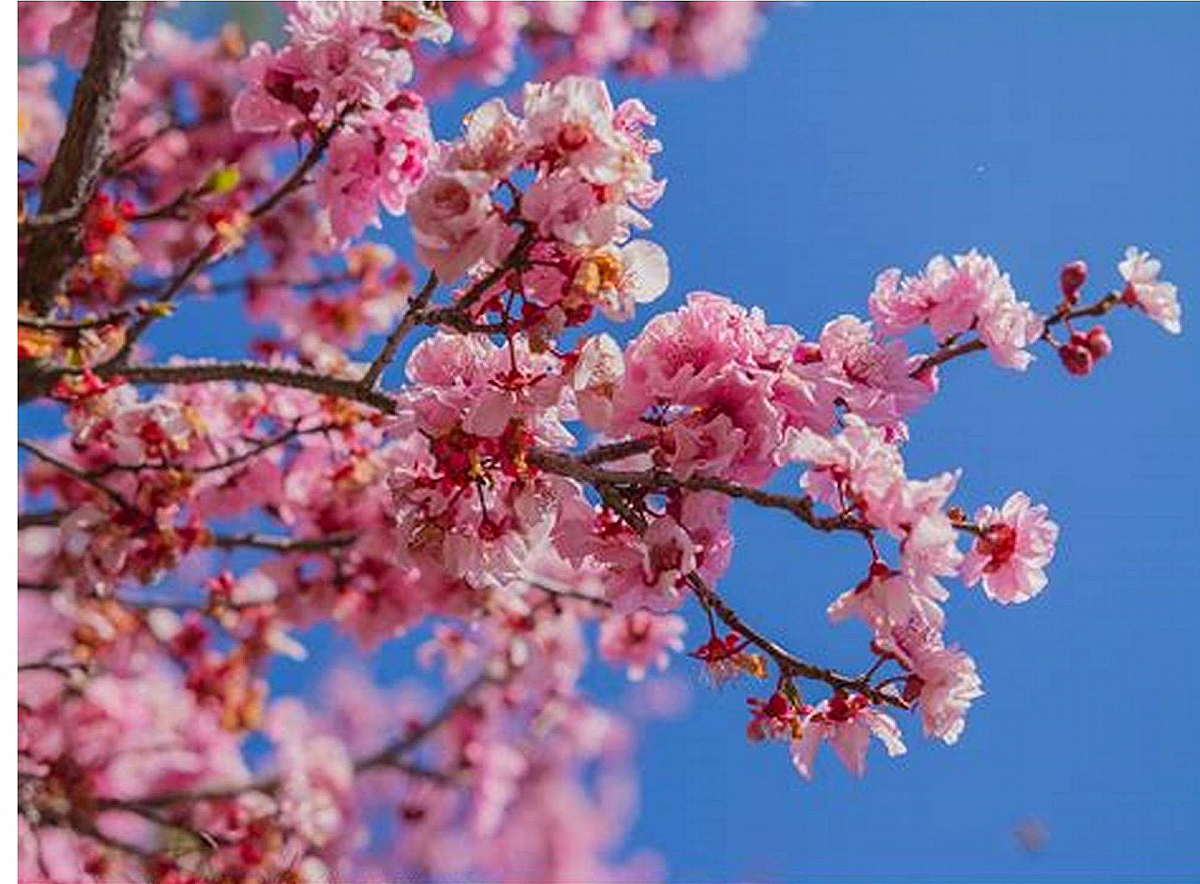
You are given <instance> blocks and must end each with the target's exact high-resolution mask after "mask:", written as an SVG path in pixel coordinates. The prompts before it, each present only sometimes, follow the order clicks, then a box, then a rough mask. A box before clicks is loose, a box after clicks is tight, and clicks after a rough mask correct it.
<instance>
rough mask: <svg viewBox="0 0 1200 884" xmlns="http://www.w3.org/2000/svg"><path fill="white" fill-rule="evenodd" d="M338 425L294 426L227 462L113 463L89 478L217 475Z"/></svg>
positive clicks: (232, 457) (234, 455) (228, 458)
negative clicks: (164, 472)
mask: <svg viewBox="0 0 1200 884" xmlns="http://www.w3.org/2000/svg"><path fill="white" fill-rule="evenodd" d="M337 428H338V425H337V424H318V425H317V426H314V427H305V428H301V427H300V426H299V424H298V423H297V424H296V425H293V426H292V427H291V428H290V429H288V430H286V431H284V432H282V433H280V434H278V435H276V436H272V437H270V438H269V439H259V440H255V441H254V443H253V444H252V445H251V446H250V447H249V448H247V449H246V450H245V451H240V452H238V453H237V454H233V455H230V456H229V457H227V458H226V459H225V460H221V461H216V462H214V463H206V464H201V465H199V466H193V465H190V464H176V463H167V462H164V463H137V464H133V463H113V464H107V465H106V466H103V467H100V468H99V469H96V470H92V471H91V472H89V473H88V475H89V476H91V477H92V478H95V479H100V478H103V477H104V476H107V475H110V474H111V473H138V472H142V471H143V470H179V471H187V472H190V473H195V474H198V475H203V474H204V473H216V472H220V471H221V470H227V469H229V468H230V467H235V466H237V465H238V464H241V463H244V462H246V461H248V460H251V459H253V458H255V457H257V456H258V455H260V454H263V453H264V452H267V451H270V450H271V449H272V448H277V447H279V446H280V445H286V444H287V443H288V442H290V441H292V440H293V439H298V438H300V437H301V436H311V435H314V434H317V433H327V432H330V431H331V430H336V429H337Z"/></svg>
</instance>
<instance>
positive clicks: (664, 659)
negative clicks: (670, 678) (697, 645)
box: [600, 611, 687, 681]
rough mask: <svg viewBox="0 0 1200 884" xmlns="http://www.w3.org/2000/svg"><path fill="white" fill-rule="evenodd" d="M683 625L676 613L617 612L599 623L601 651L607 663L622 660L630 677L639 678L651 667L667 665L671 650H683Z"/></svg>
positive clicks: (632, 678)
mask: <svg viewBox="0 0 1200 884" xmlns="http://www.w3.org/2000/svg"><path fill="white" fill-rule="evenodd" d="M686 629H687V624H686V623H685V622H684V620H683V618H682V617H679V616H677V615H675V614H654V613H651V612H650V611H630V612H629V613H628V614H618V615H615V616H612V617H609V618H608V619H606V620H605V621H604V622H603V623H602V624H600V655H601V656H602V657H603V658H604V659H605V660H607V661H608V662H609V663H613V664H622V663H623V664H625V666H626V667H627V668H628V671H629V678H630V680H631V681H641V680H642V679H643V678H645V677H646V672H647V671H649V670H650V669H651V668H657V669H659V670H663V669H666V668H667V663H668V661H669V660H670V654H669V652H670V651H682V650H683V638H682V636H683V633H684V631H685V630H686Z"/></svg>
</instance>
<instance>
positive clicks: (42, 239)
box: [19, 2, 145, 312]
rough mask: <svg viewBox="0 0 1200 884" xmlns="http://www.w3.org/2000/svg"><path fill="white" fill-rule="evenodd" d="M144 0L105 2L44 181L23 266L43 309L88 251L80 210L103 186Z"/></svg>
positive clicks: (26, 286) (27, 289)
mask: <svg viewBox="0 0 1200 884" xmlns="http://www.w3.org/2000/svg"><path fill="white" fill-rule="evenodd" d="M144 8H145V4H144V3H141V2H116V3H101V4H100V5H99V11H98V12H97V15H96V34H95V36H94V37H93V38H92V48H91V52H90V53H89V55H88V60H87V64H86V66H85V67H84V69H83V73H82V75H81V76H80V78H79V84H78V85H77V86H76V87H75V94H74V96H73V97H72V99H71V114H70V116H69V117H68V119H67V125H66V130H65V131H64V132H63V137H62V140H61V141H60V142H59V143H58V150H57V152H56V153H55V155H54V161H53V162H52V163H51V165H50V170H49V172H48V173H47V174H46V181H45V184H44V185H43V187H42V194H41V205H40V206H39V208H38V218H43V217H48V216H54V218H55V221H56V222H57V223H52V224H46V225H45V226H42V225H34V226H35V227H36V228H39V229H37V230H36V233H35V234H34V235H33V236H32V238H31V239H30V242H29V247H28V251H27V252H26V255H25V262H24V266H23V267H22V268H21V274H20V277H21V278H20V283H19V292H20V299H21V300H22V301H24V302H25V303H27V304H30V305H32V306H33V308H34V309H35V310H36V311H38V312H42V311H44V310H45V309H46V307H48V306H49V304H50V303H51V301H52V299H53V297H54V294H55V291H56V289H57V288H58V285H59V283H60V282H61V281H62V278H63V276H64V275H65V274H66V272H67V271H68V270H69V269H70V268H71V265H72V264H74V263H75V261H76V260H78V258H79V255H80V252H81V231H80V223H79V221H80V216H81V215H82V213H83V210H84V209H85V208H86V207H87V204H88V202H89V201H90V200H91V199H92V196H93V195H94V194H95V192H96V186H97V184H98V183H99V180H100V172H101V169H102V168H103V166H104V161H105V158H106V157H107V155H108V139H109V126H110V124H111V122H112V115H113V110H114V109H115V107H116V104H117V99H118V97H119V96H120V94H121V85H122V84H123V83H124V82H125V77H126V76H127V75H128V73H129V69H130V67H131V66H132V63H133V57H134V54H135V53H136V52H137V48H138V38H139V35H140V32H141V27H142V13H143V10H144Z"/></svg>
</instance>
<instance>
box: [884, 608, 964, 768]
mask: <svg viewBox="0 0 1200 884" xmlns="http://www.w3.org/2000/svg"><path fill="white" fill-rule="evenodd" d="M876 647H877V649H878V650H879V651H880V652H882V653H885V654H888V655H890V656H894V657H895V658H896V659H897V660H898V661H899V662H900V663H901V665H903V666H904V667H905V668H906V669H908V670H909V672H911V673H912V674H911V675H910V676H909V677H908V679H907V680H906V681H905V689H904V697H905V699H906V700H909V701H910V702H915V703H916V704H917V706H918V707H919V709H920V712H921V720H922V723H923V725H924V729H925V734H926V735H927V736H930V737H934V738H936V739H939V740H942V741H943V742H945V743H946V744H947V745H953V744H954V743H957V742H958V739H959V737H960V736H962V733H963V730H964V729H965V728H966V717H967V711H968V710H969V709H970V707H971V704H972V703H973V702H974V701H975V700H977V699H979V698H980V697H981V696H983V682H982V681H981V680H980V678H979V675H978V673H977V672H976V670H975V661H974V660H972V659H971V657H970V656H969V655H968V654H967V653H966V652H964V651H962V650H960V649H959V648H958V647H957V646H950V647H947V646H946V645H944V644H943V642H942V638H941V634H940V633H939V632H938V630H937V629H933V628H930V627H929V625H928V624H924V623H920V622H919V621H912V622H909V623H905V624H898V625H896V626H894V627H892V628H891V630H890V631H889V632H888V633H887V634H884V635H881V636H879V637H877V639H876Z"/></svg>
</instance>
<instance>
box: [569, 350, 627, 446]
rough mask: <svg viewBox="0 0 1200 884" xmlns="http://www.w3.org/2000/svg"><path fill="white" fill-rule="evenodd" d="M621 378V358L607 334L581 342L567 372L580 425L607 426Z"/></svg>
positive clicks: (622, 363) (622, 356)
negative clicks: (569, 373) (569, 370)
mask: <svg viewBox="0 0 1200 884" xmlns="http://www.w3.org/2000/svg"><path fill="white" fill-rule="evenodd" d="M624 377H625V357H624V355H623V354H622V352H621V345H620V344H618V343H617V342H616V341H615V340H613V338H612V336H611V335H603V334H602V335H594V336H592V337H590V338H588V339H587V341H585V342H584V344H583V346H582V347H581V348H580V349H579V354H578V356H577V357H576V358H575V363H574V368H573V369H572V371H571V388H572V389H573V390H574V391H575V402H576V405H577V406H578V408H579V415H580V417H581V418H582V419H583V421H584V423H586V424H588V425H589V426H593V427H604V426H606V425H607V424H608V422H609V420H610V419H611V417H612V402H613V396H614V395H616V391H617V387H618V386H619V385H620V383H621V381H622V380H623V379H624Z"/></svg>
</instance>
